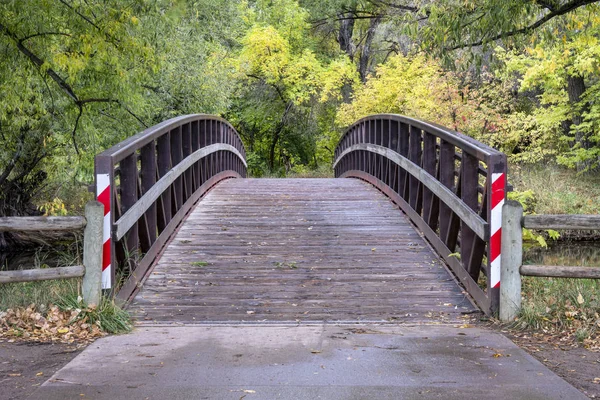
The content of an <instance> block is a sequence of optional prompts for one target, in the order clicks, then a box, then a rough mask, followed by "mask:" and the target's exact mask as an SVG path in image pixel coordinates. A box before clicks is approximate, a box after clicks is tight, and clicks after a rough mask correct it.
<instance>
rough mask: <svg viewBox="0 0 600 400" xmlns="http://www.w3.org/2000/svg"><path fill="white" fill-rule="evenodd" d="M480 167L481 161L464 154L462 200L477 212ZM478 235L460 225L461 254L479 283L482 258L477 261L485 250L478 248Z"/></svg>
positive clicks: (472, 275) (467, 268)
mask: <svg viewBox="0 0 600 400" xmlns="http://www.w3.org/2000/svg"><path fill="white" fill-rule="evenodd" d="M478 167H479V160H478V159H477V158H476V157H474V156H472V155H470V154H468V153H466V152H464V151H463V153H462V162H461V198H462V200H463V201H464V202H465V204H466V205H467V206H469V207H470V208H471V209H472V210H474V211H475V212H477V208H478V198H477V197H478V194H477V185H478V177H479V173H478ZM475 239H476V235H475V232H473V230H472V229H471V228H469V227H468V226H467V224H465V223H464V222H461V224H460V253H461V260H462V262H463V265H464V267H465V269H466V270H467V272H468V273H469V275H471V277H472V278H473V279H474V280H475V281H477V279H478V278H479V272H480V267H481V257H479V260H477V258H478V255H479V254H481V256H483V250H481V251H479V250H478V249H477V246H476V240H475Z"/></svg>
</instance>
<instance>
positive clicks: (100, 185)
mask: <svg viewBox="0 0 600 400" xmlns="http://www.w3.org/2000/svg"><path fill="white" fill-rule="evenodd" d="M96 190H97V196H98V201H99V202H100V203H102V204H103V205H104V227H103V230H102V231H103V234H102V242H103V248H102V289H110V288H111V287H112V282H111V280H112V271H111V266H110V264H111V254H110V247H111V246H110V177H109V175H108V174H97V175H96Z"/></svg>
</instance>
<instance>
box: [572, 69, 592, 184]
mask: <svg viewBox="0 0 600 400" xmlns="http://www.w3.org/2000/svg"><path fill="white" fill-rule="evenodd" d="M584 92H585V81H584V79H583V77H582V76H568V77H567V93H568V95H569V103H571V105H572V106H573V107H574V108H575V110H576V111H575V113H574V114H573V116H572V117H571V121H569V124H568V130H569V131H570V130H571V128H572V127H573V126H577V125H579V124H581V123H582V122H583V113H584V112H585V111H586V107H585V106H584V107H581V106H580V102H581V96H582V95H583V93H584ZM574 145H575V146H578V147H580V148H582V149H586V150H588V149H591V148H592V143H591V142H590V140H589V139H588V137H587V135H586V134H585V133H584V132H582V131H581V130H579V129H576V131H575V142H574ZM592 164H593V160H586V161H582V162H578V163H577V171H579V172H581V171H584V170H586V169H589V168H590V166H591V165H592Z"/></svg>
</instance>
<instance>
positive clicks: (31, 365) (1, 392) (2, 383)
mask: <svg viewBox="0 0 600 400" xmlns="http://www.w3.org/2000/svg"><path fill="white" fill-rule="evenodd" d="M82 350H83V347H78V346H76V345H67V344H60V343H55V344H48V343H8V342H7V341H4V342H0V399H2V400H21V399H26V398H27V397H28V396H29V395H31V394H32V393H33V392H34V391H35V390H36V389H37V387H38V386H39V385H41V384H42V383H44V382H45V381H46V380H47V379H48V378H50V377H51V376H52V375H53V374H54V373H55V372H56V371H58V370H59V369H60V368H62V367H63V366H64V365H65V364H67V363H68V362H69V361H71V360H72V359H73V358H74V357H75V356H76V355H77V354H79V353H80V352H81V351H82Z"/></svg>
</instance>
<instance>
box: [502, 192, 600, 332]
mask: <svg viewBox="0 0 600 400" xmlns="http://www.w3.org/2000/svg"><path fill="white" fill-rule="evenodd" d="M522 228H527V229H556V230H558V229H576V230H600V215H574V214H563V215H525V216H523V207H522V206H521V204H520V203H519V202H516V201H508V202H506V204H504V206H503V211H502V248H503V251H502V253H503V256H502V283H501V285H500V319H501V320H503V321H512V320H514V319H515V317H517V316H518V314H519V312H520V310H521V276H535V277H549V278H577V279H600V267H581V266H564V265H523V234H522Z"/></svg>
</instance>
